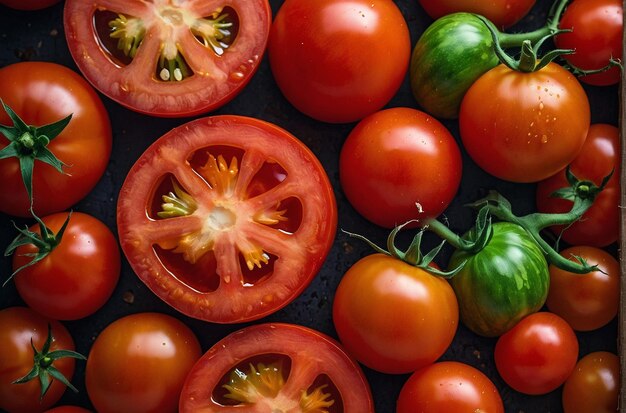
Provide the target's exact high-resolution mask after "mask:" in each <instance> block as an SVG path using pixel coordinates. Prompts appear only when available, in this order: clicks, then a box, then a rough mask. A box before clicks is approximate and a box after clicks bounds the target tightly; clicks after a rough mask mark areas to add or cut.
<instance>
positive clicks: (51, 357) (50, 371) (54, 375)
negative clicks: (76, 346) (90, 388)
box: [12, 324, 87, 399]
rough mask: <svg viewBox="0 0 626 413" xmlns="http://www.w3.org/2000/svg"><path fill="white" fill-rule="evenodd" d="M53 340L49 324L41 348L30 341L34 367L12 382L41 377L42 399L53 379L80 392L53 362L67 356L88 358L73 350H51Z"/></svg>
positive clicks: (16, 382)
mask: <svg viewBox="0 0 626 413" xmlns="http://www.w3.org/2000/svg"><path fill="white" fill-rule="evenodd" d="M52 340H53V337H52V326H51V325H50V324H48V336H47V338H46V341H45V343H44V345H43V347H42V348H41V350H37V348H36V347H35V344H34V343H33V340H32V339H31V341H30V345H31V347H32V349H33V352H34V357H33V368H32V369H31V370H30V371H29V372H28V374H26V375H25V376H23V377H20V378H19V379H17V380H14V381H13V382H12V384H23V383H27V382H29V381H31V380H34V379H35V378H37V379H39V383H40V384H41V392H40V398H41V399H43V397H44V396H45V395H46V392H47V391H48V390H49V389H50V386H51V385H52V380H53V379H56V380H58V381H60V382H61V383H63V384H64V385H65V386H67V387H68V388H70V389H71V390H72V391H73V392H75V393H78V389H77V388H76V387H74V385H73V384H72V383H70V382H69V380H68V379H67V378H66V377H65V376H64V375H63V373H61V372H60V371H59V370H58V369H57V368H56V367H54V365H53V364H54V362H55V361H57V360H59V359H62V358H66V357H72V358H75V359H78V360H87V358H86V357H85V356H83V355H82V354H80V353H78V352H76V351H72V350H54V351H50V346H51V345H52Z"/></svg>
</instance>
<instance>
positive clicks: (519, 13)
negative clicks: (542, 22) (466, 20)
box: [419, 0, 536, 29]
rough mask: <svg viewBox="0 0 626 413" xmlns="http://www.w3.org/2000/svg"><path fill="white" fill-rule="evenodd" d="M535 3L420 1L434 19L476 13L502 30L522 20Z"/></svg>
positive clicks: (523, 0)
mask: <svg viewBox="0 0 626 413" xmlns="http://www.w3.org/2000/svg"><path fill="white" fill-rule="evenodd" d="M535 2H536V0H490V1H485V0H419V3H420V4H421V6H422V7H423V8H424V10H425V11H426V13H428V15H429V16H430V17H432V18H433V19H438V18H440V17H442V16H445V15H447V14H452V13H457V12H469V13H476V14H480V15H483V16H485V17H486V18H488V19H489V20H491V22H493V24H495V25H496V27H498V28H500V29H502V28H507V27H510V26H512V25H513V24H515V23H517V22H518V21H519V20H521V19H522V18H523V17H524V16H526V15H527V14H528V12H529V11H530V9H532V7H533V5H534V4H535Z"/></svg>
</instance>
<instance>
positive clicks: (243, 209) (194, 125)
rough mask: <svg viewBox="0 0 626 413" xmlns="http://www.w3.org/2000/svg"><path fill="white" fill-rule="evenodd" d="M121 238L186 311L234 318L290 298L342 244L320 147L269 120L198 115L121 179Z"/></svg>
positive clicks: (139, 265) (137, 266)
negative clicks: (333, 248)
mask: <svg viewBox="0 0 626 413" xmlns="http://www.w3.org/2000/svg"><path fill="white" fill-rule="evenodd" d="M117 221H118V232H119V238H120V243H121V246H122V249H123V251H124V253H125V254H126V257H127V258H128V260H129V262H130V264H131V266H132V267H133V269H134V270H135V272H136V273H137V275H138V276H139V278H140V279H141V280H143V281H144V282H145V283H146V284H147V285H148V287H149V288H151V289H152V291H154V293H155V294H156V295H158V296H159V297H161V298H162V299H163V300H164V301H165V302H167V303H168V304H170V305H171V306H172V307H174V308H176V309H178V310H179V311H180V312H182V313H184V314H186V315H189V316H191V317H195V318H198V319H202V320H206V321H212V322H218V323H235V322H244V321H249V320H254V319H258V318H261V317H263V316H265V315H268V314H270V313H272V312H274V311H277V310H278V309H280V308H282V307H284V306H285V305H287V304H288V303H289V302H291V301H292V300H293V299H294V298H295V297H296V296H297V295H298V294H300V293H301V292H302V291H303V290H304V289H305V288H306V287H307V286H308V284H309V283H310V282H311V280H312V279H313V277H314V276H315V274H316V273H317V271H318V270H319V269H320V267H321V265H322V263H323V262H324V260H325V258H326V255H327V254H328V251H329V249H330V247H331V245H332V243H333V240H334V237H335V231H336V227H337V207H336V202H335V198H334V194H333V189H332V186H331V184H330V182H329V180H328V177H327V176H326V173H325V172H324V169H323V167H322V165H321V164H320V162H319V161H318V160H317V158H316V157H315V155H314V154H313V153H312V152H311V151H310V150H309V149H308V148H307V147H306V146H305V145H304V144H303V143H302V142H300V141H299V140H298V139H296V138H295V137H294V136H293V135H291V134H289V133H288V132H287V131H285V130H284V129H281V128H279V127H277V126H275V125H272V124H270V123H267V122H264V121H261V120H257V119H253V118H247V117H243V116H230V115H224V116H215V117H207V118H201V119H197V120H195V121H192V122H189V123H187V124H184V125H182V126H180V127H178V128H176V129H173V130H172V131H170V132H169V133H167V134H165V135H164V136H162V137H161V138H160V139H159V140H157V141H156V142H155V143H154V144H153V145H152V146H150V147H149V148H148V149H147V150H146V152H145V153H144V154H143V155H142V156H141V157H140V158H139V160H138V161H137V162H136V163H135V165H134V166H133V168H132V169H131V170H130V172H129V174H128V176H127V178H126V181H125V182H124V185H123V186H122V189H121V192H120V195H119V201H118V211H117Z"/></svg>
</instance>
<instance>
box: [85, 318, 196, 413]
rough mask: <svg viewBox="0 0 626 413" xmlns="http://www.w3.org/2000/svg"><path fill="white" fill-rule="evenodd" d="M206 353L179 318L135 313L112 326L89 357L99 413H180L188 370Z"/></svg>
mask: <svg viewBox="0 0 626 413" xmlns="http://www.w3.org/2000/svg"><path fill="white" fill-rule="evenodd" d="M201 355H202V350H201V348H200V343H199V342H198V339H197V338H196V336H195V335H194V333H193V332H192V331H191V329H189V327H187V326H186V325H185V324H183V323H182V322H181V321H179V320H177V319H175V318H174V317H171V316H168V315H165V314H158V313H135V314H131V315H128V316H125V317H122V318H120V319H117V320H116V321H114V322H113V323H111V324H109V325H108V326H107V327H106V328H105V329H104V330H103V331H102V332H101V333H100V335H98V337H97V338H96V341H95V342H94V343H93V345H92V347H91V350H90V352H89V357H88V358H87V367H86V370H85V383H86V385H87V393H88V394H89V398H90V399H91V402H92V403H93V406H94V408H95V410H96V411H97V412H99V413H112V412H120V411H124V412H131V411H132V412H136V413H168V412H176V411H177V407H178V398H179V396H180V392H181V389H182V387H183V383H184V381H185V377H186V376H187V373H188V372H189V370H190V369H191V367H192V366H193V365H194V363H195V362H196V361H197V360H198V359H199V358H200V356H201Z"/></svg>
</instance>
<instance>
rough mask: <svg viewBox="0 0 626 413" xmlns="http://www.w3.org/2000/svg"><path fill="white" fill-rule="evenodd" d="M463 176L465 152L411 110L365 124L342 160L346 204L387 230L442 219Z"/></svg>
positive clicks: (383, 115)
mask: <svg viewBox="0 0 626 413" xmlns="http://www.w3.org/2000/svg"><path fill="white" fill-rule="evenodd" d="M461 171H462V159H461V151H460V150H459V147H458V145H457V143H456V140H455V139H454V137H453V136H452V134H451V133H450V132H449V131H448V130H447V129H446V127H445V126H444V125H443V124H441V123H440V122H439V121H438V120H437V119H435V118H433V117H431V116H429V115H427V114H426V113H424V112H421V111H418V110H415V109H409V108H392V109H386V110H382V111H380V112H377V113H374V114H372V115H370V116H368V117H366V118H365V119H363V120H362V121H361V122H359V123H358V124H357V126H356V127H355V128H354V129H353V130H352V132H351V133H350V135H349V136H348V138H347V139H346V141H345V143H344V145H343V148H342V150H341V155H340V159H339V174H340V180H341V187H342V189H343V191H344V193H345V195H346V197H347V198H348V201H350V203H351V204H352V206H353V207H354V208H355V209H356V210H357V212H359V213H360V214H361V215H363V216H364V217H365V218H367V219H368V220H370V221H371V222H373V223H375V224H377V225H380V226H383V227H387V228H393V227H394V226H396V225H399V224H403V223H405V222H407V221H409V220H411V219H415V218H419V219H425V218H427V217H430V218H434V217H436V216H438V215H439V214H441V213H442V212H443V211H444V210H445V209H446V208H447V207H448V205H449V204H450V202H451V201H452V199H453V198H454V196H455V194H456V192H457V190H458V188H459V184H460V182H461ZM416 203H419V205H420V208H421V210H422V211H423V212H421V213H420V212H419V211H420V209H419V208H418V207H417V206H416Z"/></svg>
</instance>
